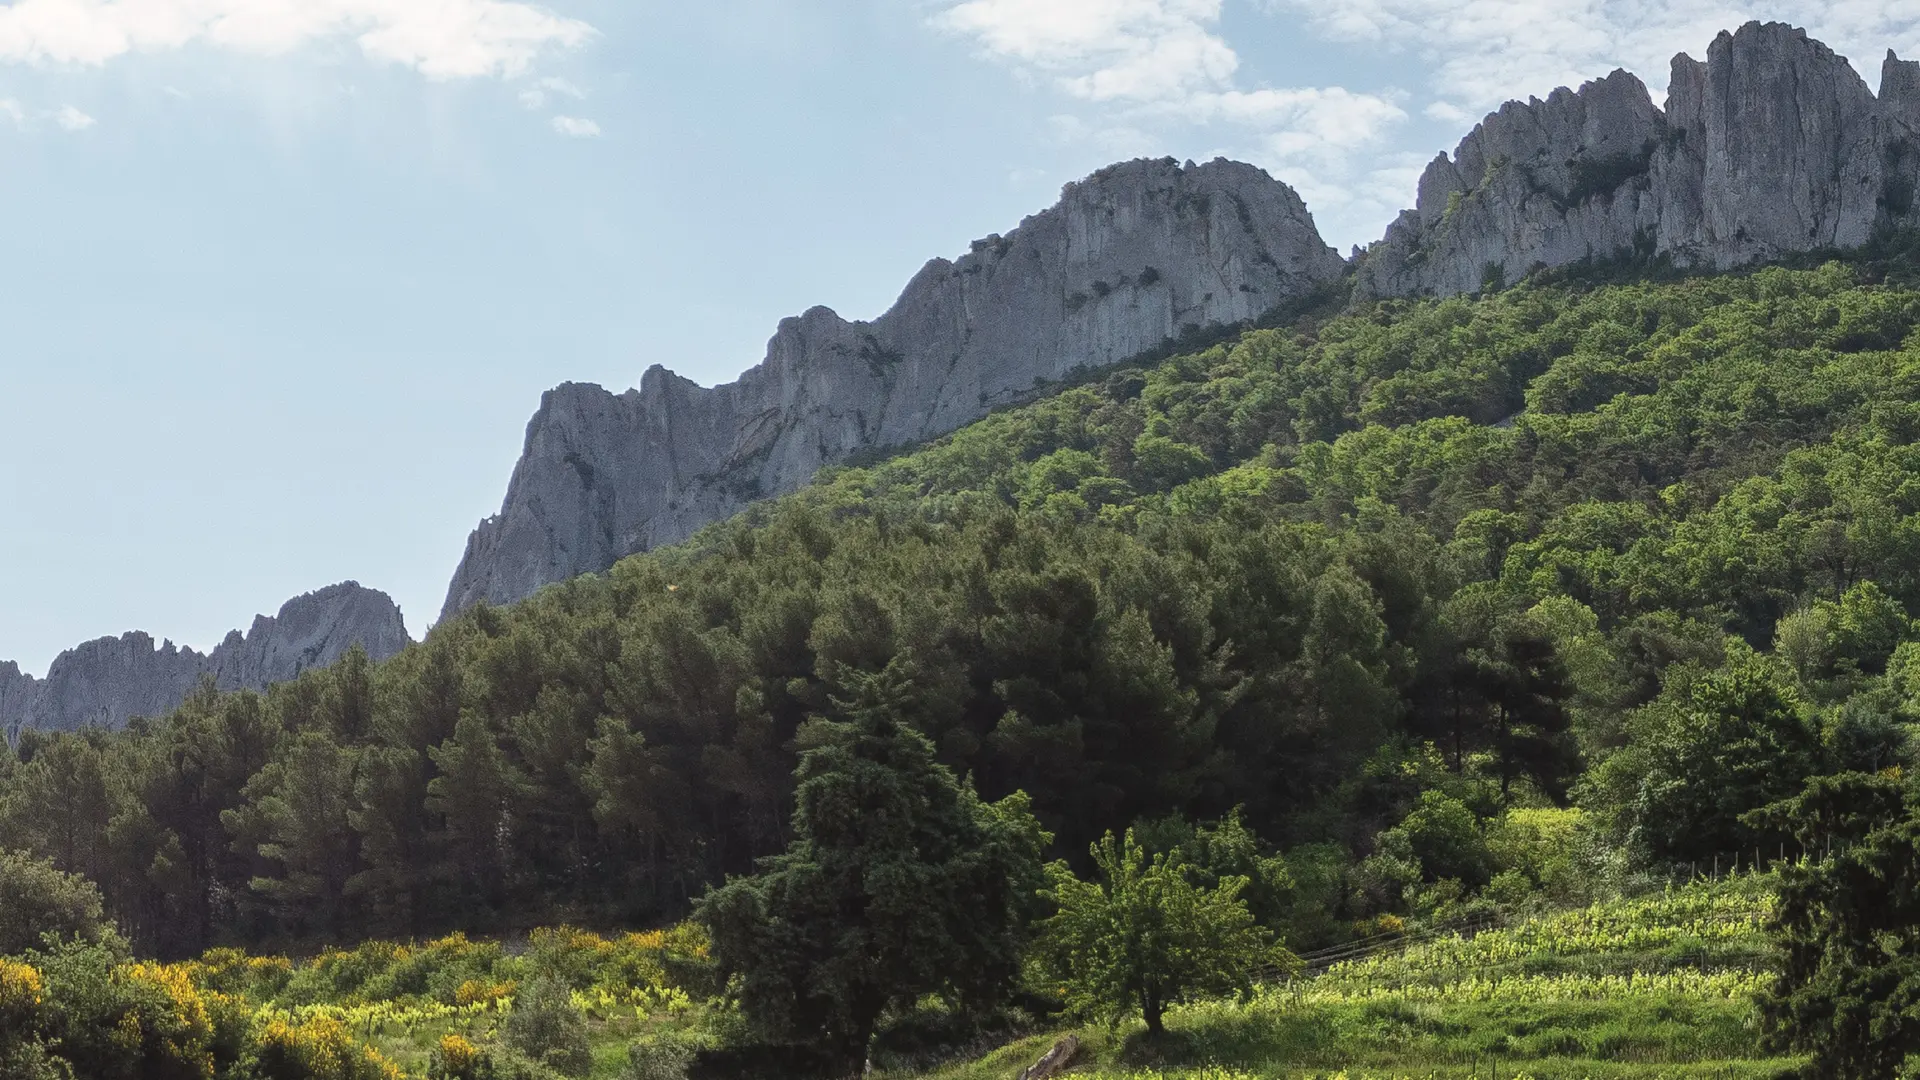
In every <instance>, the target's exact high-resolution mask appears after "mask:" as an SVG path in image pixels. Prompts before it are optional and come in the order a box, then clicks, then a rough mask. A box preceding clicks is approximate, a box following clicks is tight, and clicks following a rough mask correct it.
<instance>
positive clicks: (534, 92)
mask: <svg viewBox="0 0 1920 1080" xmlns="http://www.w3.org/2000/svg"><path fill="white" fill-rule="evenodd" d="M551 94H558V95H560V96H562V97H570V98H573V99H574V100H576V101H578V100H580V99H582V98H585V97H586V96H587V92H586V91H585V90H582V89H581V88H580V87H578V86H575V85H574V84H573V83H570V82H568V81H567V80H565V79H560V78H552V77H549V78H545V79H538V80H536V81H535V82H534V83H533V85H531V86H529V87H527V88H526V89H525V90H522V91H520V104H521V105H522V106H523V107H525V108H527V109H529V110H537V109H544V108H546V106H547V98H548V96H549V95H551Z"/></svg>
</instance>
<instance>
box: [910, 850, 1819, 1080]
mask: <svg viewBox="0 0 1920 1080" xmlns="http://www.w3.org/2000/svg"><path fill="white" fill-rule="evenodd" d="M1770 903H1771V896H1770V893H1769V892H1768V891H1767V888H1766V882H1765V880H1764V879H1751V878H1740V879H1734V880H1730V881H1725V882H1720V883H1716V884H1702V885H1695V886H1692V887H1689V888H1686V889H1682V890H1677V891H1675V892H1672V893H1668V894H1666V895H1662V896H1658V897H1652V898H1646V899H1639V900H1631V901H1623V902H1617V903H1611V904H1602V905H1596V906H1594V907H1591V908H1585V909H1580V910H1575V911H1564V912H1558V913H1552V914H1546V915H1541V916H1537V917H1534V918H1530V919H1524V920H1520V921H1517V922H1515V923H1514V924H1513V925H1512V926H1510V927H1508V928H1504V929H1497V930H1488V931H1485V932H1482V933H1480V934H1478V935H1476V936H1473V937H1471V938H1468V937H1462V936H1458V935H1447V936H1440V937H1435V938H1433V939H1431V940H1426V941H1421V942H1418V943H1416V944H1413V945H1411V946H1410V947H1407V948H1405V949H1404V950H1392V951H1384V952H1382V953H1381V954H1380V955H1377V956H1373V957H1367V958H1362V959H1358V960H1355V961H1352V962H1348V963H1343V964H1339V965H1336V966H1335V967H1333V968H1332V969H1331V970H1329V971H1328V972H1326V973H1325V974H1324V975H1320V976H1318V977H1315V978H1310V979H1301V980H1297V981H1294V982H1291V983H1288V984H1285V985H1278V986H1271V987H1266V988H1263V989H1262V990H1260V991H1258V992H1256V993H1255V994H1254V995H1253V996H1252V997H1250V998H1249V999H1248V1000H1245V1001H1223V1002H1208V1003H1204V1004H1198V1005H1190V1006H1187V1007H1185V1008H1182V1009H1180V1010H1178V1011H1176V1012H1175V1013H1173V1014H1172V1015H1170V1016H1169V1018H1168V1035H1167V1038H1166V1039H1164V1040H1163V1041H1161V1042H1160V1043H1158V1044H1149V1043H1148V1042H1147V1041H1146V1040H1145V1039H1144V1038H1143V1032H1141V1031H1140V1030H1137V1029H1131V1028H1125V1027H1123V1028H1121V1029H1119V1030H1117V1031H1108V1030H1105V1029H1102V1028H1083V1029H1079V1030H1078V1034H1079V1035H1080V1036H1081V1038H1082V1039H1083V1040H1085V1043H1086V1048H1085V1049H1084V1050H1083V1051H1082V1054H1081V1056H1080V1058H1079V1059H1078V1062H1077V1065H1076V1068H1077V1069H1078V1070H1079V1071H1080V1072H1082V1073H1084V1074H1086V1075H1090V1076H1097V1077H1112V1078H1115V1080H1118V1078H1123V1077H1124V1078H1128V1080H1134V1078H1138V1080H1159V1078H1169V1080H1171V1078H1174V1077H1182V1078H1189V1077H1190V1078H1193V1080H1243V1078H1252V1077H1259V1078H1286V1080H1295V1078H1299V1080H1305V1078H1308V1077H1315V1078H1329V1080H1331V1078H1336V1077H1344V1078H1346V1080H1362V1078H1371V1080H1386V1078H1389V1077H1392V1078H1402V1077H1404V1078H1425V1077H1449V1078H1452V1077H1462V1078H1464V1077H1475V1078H1487V1077H1500V1078H1501V1080H1511V1078H1515V1077H1533V1078H1535V1080H1563V1078H1564V1080H1573V1078H1578V1077H1595V1078H1601V1077H1607V1078H1611V1077H1667V1076H1672V1077H1702V1078H1704V1077H1728V1078H1733V1077H1740V1078H1746V1077H1773V1076H1776V1075H1778V1074H1780V1073H1781V1072H1783V1071H1785V1070H1787V1069H1789V1068H1791V1067H1792V1066H1793V1065H1794V1064H1795V1062H1794V1061H1792V1060H1789V1059H1781V1058H1770V1057H1765V1056H1763V1055H1761V1054H1760V1052H1759V1049H1758V1043H1759V1037H1758V1036H1759V1032H1758V1029H1757V1026H1756V1021H1757V1018H1756V1011H1755V1007H1754V1004H1753V995H1754V993H1755V991H1757V990H1758V989H1759V988H1760V987H1761V986H1762V985H1763V984H1764V982H1765V980H1766V979H1767V977H1768V976H1767V971H1766V968H1767V964H1768V951H1767V946H1766V942H1765V939H1764V937H1763V935H1762V933H1761V924H1762V921H1763V920H1764V918H1765V916H1766V913H1767V910H1768V906H1769V904H1770ZM1055 1037H1056V1035H1044V1036H1035V1037H1032V1038H1029V1039H1024V1040H1022V1041H1020V1042H1017V1043H1014V1044H1012V1045H1009V1046H1006V1047H1003V1048H1001V1049H999V1050H996V1051H995V1052H993V1053H991V1054H989V1055H986V1056H985V1057H982V1058H980V1059H977V1060H974V1061H969V1062H965V1063H963V1064H956V1065H953V1066H950V1067H946V1068H942V1069H938V1070H935V1071H933V1072H930V1073H923V1074H920V1076H921V1077H923V1078H924V1080H987V1078H989V1077H991V1078H1010V1077H1014V1076H1017V1075H1019V1072H1020V1070H1021V1069H1022V1068H1024V1067H1025V1066H1026V1065H1028V1064H1031V1063H1032V1062H1033V1061H1034V1060H1035V1059H1037V1058H1038V1057H1039V1056H1040V1055H1041V1054H1042V1053H1044V1052H1045V1051H1046V1049H1047V1047H1049V1046H1050V1045H1051V1044H1052V1042H1053V1040H1054V1038H1055ZM899 1075H902V1076H903V1077H904V1075H905V1074H899Z"/></svg>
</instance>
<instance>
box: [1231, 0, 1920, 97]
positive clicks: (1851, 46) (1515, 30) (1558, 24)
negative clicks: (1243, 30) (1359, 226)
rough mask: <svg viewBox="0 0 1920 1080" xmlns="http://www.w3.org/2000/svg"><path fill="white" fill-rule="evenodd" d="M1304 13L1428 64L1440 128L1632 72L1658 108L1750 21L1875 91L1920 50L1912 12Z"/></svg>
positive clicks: (1353, 5) (1621, 1)
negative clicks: (1884, 67) (1722, 37)
mask: <svg viewBox="0 0 1920 1080" xmlns="http://www.w3.org/2000/svg"><path fill="white" fill-rule="evenodd" d="M1267 6H1268V7H1269V8H1271V9H1273V10H1276V11H1284V12H1297V13H1298V14H1300V15H1301V16H1303V17H1304V18H1305V19H1306V20H1307V23H1308V25H1309V26H1310V27H1312V28H1313V29H1314V30H1316V31H1317V32H1319V33H1320V34H1321V35H1323V36H1325V37H1327V38H1330V39H1334V40H1338V41H1348V42H1363V43H1369V44H1377V45H1380V46H1384V47H1386V48H1389V49H1394V50H1399V51H1404V52H1407V53H1410V54H1413V55H1416V56H1418V57H1420V58H1421V59H1422V60H1423V61H1424V62H1425V66H1426V67H1427V68H1428V81H1429V85H1430V90H1431V92H1432V94H1433V101H1432V103H1431V104H1429V105H1427V106H1426V107H1425V110H1424V111H1425V112H1426V113H1427V115H1429V116H1432V117H1434V118H1435V119H1441V120H1447V121H1462V120H1465V119H1468V118H1476V119H1477V118H1478V117H1479V116H1481V115H1483V114H1484V113H1486V112H1487V111H1489V110H1491V109H1494V108H1497V107H1498V106H1499V105H1500V104H1501V103H1502V102H1505V101H1507V100H1509V99H1511V98H1515V97H1526V96H1528V95H1544V94H1546V92H1547V91H1549V90H1551V89H1553V88H1554V87H1556V86H1579V85H1580V84H1581V83H1582V82H1585V81H1587V80H1589V79H1593V78H1597V77H1599V76H1602V75H1605V74H1606V73H1607V72H1609V71H1612V70H1613V69H1615V68H1621V67H1624V68H1626V69H1627V70H1629V71H1632V72H1634V73H1635V74H1637V75H1639V76H1640V77H1641V78H1642V79H1643V80H1644V81H1645V82H1646V83H1647V84H1648V86H1649V87H1650V88H1651V89H1652V90H1653V92H1654V94H1655V95H1656V96H1658V95H1660V94H1662V93H1663V92H1664V90H1665V88H1666V82H1667V69H1668V62H1669V61H1670V60H1671V59H1672V58H1673V56H1674V55H1675V54H1676V53H1681V52H1688V53H1691V54H1692V55H1693V56H1695V57H1696V58H1697V57H1702V56H1704V55H1705V51H1704V50H1705V48H1706V46H1707V44H1708V43H1709V42H1711V41H1712V40H1713V37H1714V35H1715V34H1717V33H1719V32H1720V31H1721V30H1728V29H1733V28H1735V27H1738V26H1739V25H1741V24H1742V23H1745V22H1747V21H1748V20H1750V19H1777V20H1780V21H1783V22H1790V23H1793V24H1795V25H1797V26H1804V27H1806V28H1807V29H1808V31H1809V32H1811V33H1812V34H1813V35H1814V36H1815V37H1818V38H1820V39H1821V40H1823V41H1825V42H1826V43H1827V44H1829V45H1831V46H1833V47H1834V48H1835V49H1836V50H1837V51H1839V52H1841V53H1843V54H1846V55H1848V56H1850V57H1852V58H1853V60H1854V62H1855V65H1856V67H1857V68H1858V69H1860V70H1861V73H1862V74H1863V75H1865V76H1866V77H1867V78H1868V79H1869V80H1872V79H1874V78H1876V77H1877V75H1878V61H1879V57H1880V56H1881V53H1882V51H1883V50H1885V49H1886V48H1888V47H1890V46H1891V47H1894V48H1899V49H1902V50H1903V51H1912V50H1914V49H1915V48H1916V47H1920V12H1916V10H1915V7H1914V5H1913V3H1912V2H1911V0H1771V2H1761V3H1741V4H1735V3H1725V2H1722V0H1568V2H1565V3H1555V4H1542V3H1539V2H1537V0H1465V2H1457V0H1343V2H1341V3H1338V4H1327V3H1323V2H1321V0H1267Z"/></svg>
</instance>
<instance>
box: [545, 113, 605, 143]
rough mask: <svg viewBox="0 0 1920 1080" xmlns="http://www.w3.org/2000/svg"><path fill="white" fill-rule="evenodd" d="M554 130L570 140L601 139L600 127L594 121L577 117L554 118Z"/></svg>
mask: <svg viewBox="0 0 1920 1080" xmlns="http://www.w3.org/2000/svg"><path fill="white" fill-rule="evenodd" d="M553 130H555V131H557V132H559V133H560V134H562V135H565V136H566V137H567V138H569V139H597V138H599V137H600V125H599V124H596V123H594V122H593V121H592V120H583V119H581V118H580V117H577V116H556V117H554V118H553Z"/></svg>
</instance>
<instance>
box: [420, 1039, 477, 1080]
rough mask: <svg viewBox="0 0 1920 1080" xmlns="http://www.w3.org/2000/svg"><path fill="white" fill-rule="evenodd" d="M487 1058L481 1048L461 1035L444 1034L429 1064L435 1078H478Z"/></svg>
mask: <svg viewBox="0 0 1920 1080" xmlns="http://www.w3.org/2000/svg"><path fill="white" fill-rule="evenodd" d="M485 1060H486V1058H485V1056H484V1055H482V1054H481V1053H480V1048H479V1047H477V1046H475V1045H473V1044H472V1043H470V1042H468V1041H467V1040H466V1039H465V1038H463V1037H461V1036H459V1035H442V1036H441V1037H440V1045H438V1046H436V1047H434V1049H433V1057H432V1059H431V1061H430V1062H429V1063H428V1065H427V1075H428V1076H429V1077H432V1078H433V1080H477V1076H476V1074H478V1073H479V1071H480V1068H481V1066H482V1064H483V1063H484V1062H485Z"/></svg>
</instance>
